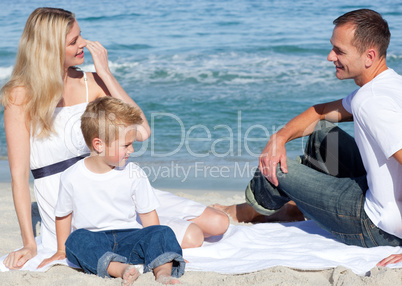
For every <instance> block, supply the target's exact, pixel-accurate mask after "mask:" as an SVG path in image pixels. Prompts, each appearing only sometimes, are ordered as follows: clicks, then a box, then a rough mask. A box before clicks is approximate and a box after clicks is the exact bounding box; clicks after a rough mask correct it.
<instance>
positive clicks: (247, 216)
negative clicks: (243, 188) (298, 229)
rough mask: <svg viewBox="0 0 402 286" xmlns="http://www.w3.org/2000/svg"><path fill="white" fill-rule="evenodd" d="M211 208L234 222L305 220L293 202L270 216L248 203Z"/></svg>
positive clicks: (218, 205) (215, 205) (216, 205)
mask: <svg viewBox="0 0 402 286" xmlns="http://www.w3.org/2000/svg"><path fill="white" fill-rule="evenodd" d="M211 207H213V208H216V209H218V210H221V211H223V212H225V213H227V214H228V215H229V216H230V217H231V218H232V220H233V221H234V222H251V223H261V222H288V221H302V220H304V215H303V213H302V212H301V211H300V210H299V209H298V207H297V206H296V204H295V203H294V202H293V201H290V202H288V203H287V204H285V205H284V206H283V207H282V208H280V209H279V210H278V211H277V212H275V213H274V214H272V215H270V216H265V215H262V214H260V213H258V212H257V211H256V210H255V209H254V208H253V207H252V206H250V205H249V204H247V203H242V204H238V205H230V206H222V205H220V204H214V205H212V206H211Z"/></svg>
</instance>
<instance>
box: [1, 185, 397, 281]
mask: <svg viewBox="0 0 402 286" xmlns="http://www.w3.org/2000/svg"><path fill="white" fill-rule="evenodd" d="M172 192H173V193H175V194H177V195H180V196H184V197H187V198H190V199H193V200H197V201H200V202H202V203H204V204H207V205H209V204H212V203H221V204H232V203H240V202H244V196H243V193H242V192H230V191H221V192H218V191H195V190H186V191H179V192H176V191H172ZM32 197H33V196H32ZM33 205H34V206H35V201H34V200H33ZM34 209H35V208H34ZM0 213H1V219H0V231H1V238H0V240H1V243H0V256H3V255H5V254H7V253H8V252H9V251H11V250H13V249H16V248H18V247H20V246H21V245H22V242H21V237H20V234H19V227H18V222H17V218H16V215H15V211H14V205H13V200H12V192H11V186H10V184H9V183H0ZM38 217H39V215H38V214H37V213H34V225H35V230H36V231H38V230H39V228H38V226H39V220H38ZM180 280H181V281H182V283H183V284H184V285H292V286H296V285H320V286H324V285H353V286H358V285H373V286H374V285H375V286H381V285H384V286H385V285H387V286H388V285H402V269H392V268H373V269H372V270H371V271H370V275H369V276H365V277H364V276H358V275H356V274H354V273H353V272H352V271H351V270H349V269H347V268H345V267H341V266H340V267H336V268H333V269H327V270H321V271H304V270H298V269H291V268H288V267H282V266H277V267H272V268H269V269H266V270H262V271H258V272H253V273H248V274H242V275H223V274H219V273H214V272H198V271H187V272H186V273H185V274H184V275H183V276H182V278H181V279H180ZM0 284H1V285H121V279H118V278H108V279H103V278H100V277H97V276H95V275H89V274H86V273H83V272H82V271H79V270H75V269H72V268H69V267H67V266H53V267H52V268H50V269H49V270H48V271H46V272H28V271H9V272H1V273H0ZM136 285H161V284H159V283H157V282H155V281H154V277H153V275H152V274H151V273H147V274H143V275H141V276H140V278H139V279H138V280H137V282H136Z"/></svg>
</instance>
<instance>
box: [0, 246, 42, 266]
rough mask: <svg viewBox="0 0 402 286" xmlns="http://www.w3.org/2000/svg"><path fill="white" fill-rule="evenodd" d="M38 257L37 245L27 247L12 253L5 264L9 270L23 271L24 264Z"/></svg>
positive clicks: (5, 260)
mask: <svg viewBox="0 0 402 286" xmlns="http://www.w3.org/2000/svg"><path fill="white" fill-rule="evenodd" d="M35 256H36V245H32V246H25V247H23V248H21V249H19V250H17V251H13V252H11V253H10V254H9V255H8V256H7V257H6V259H4V261H3V263H4V265H5V266H6V267H7V268H8V269H12V270H13V269H21V268H22V267H23V266H24V264H25V263H26V262H27V261H28V260H30V259H31V258H33V257H35Z"/></svg>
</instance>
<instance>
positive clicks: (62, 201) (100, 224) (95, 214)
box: [55, 159, 159, 231]
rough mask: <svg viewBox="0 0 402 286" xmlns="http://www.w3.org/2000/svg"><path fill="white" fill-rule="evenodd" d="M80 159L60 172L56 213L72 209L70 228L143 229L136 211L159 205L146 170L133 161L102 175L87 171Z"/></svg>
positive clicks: (59, 213) (144, 210)
mask: <svg viewBox="0 0 402 286" xmlns="http://www.w3.org/2000/svg"><path fill="white" fill-rule="evenodd" d="M84 161H85V159H84V160H81V161H79V162H77V163H76V164H74V165H73V166H71V167H70V168H68V169H67V170H66V171H64V172H63V174H62V175H61V180H60V189H59V196H58V201H57V205H56V208H55V215H56V216H57V217H64V216H66V215H68V214H70V213H71V212H72V213H73V216H72V230H76V229H80V228H84V229H87V230H90V231H104V230H111V229H131V228H142V225H141V224H140V223H138V222H137V215H136V212H138V213H148V212H151V211H153V210H155V209H156V208H157V207H158V206H159V202H158V199H157V198H156V196H155V193H154V190H153V188H152V186H151V184H150V183H149V180H148V178H147V176H146V174H145V172H144V171H143V170H142V169H141V168H140V167H139V166H137V165H135V164H134V163H128V164H127V165H126V166H125V167H122V168H117V167H116V168H114V169H113V170H111V171H110V172H107V173H105V174H96V173H93V172H91V171H89V170H88V169H87V168H86V166H85V163H84Z"/></svg>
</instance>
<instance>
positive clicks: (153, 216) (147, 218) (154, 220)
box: [138, 210, 159, 227]
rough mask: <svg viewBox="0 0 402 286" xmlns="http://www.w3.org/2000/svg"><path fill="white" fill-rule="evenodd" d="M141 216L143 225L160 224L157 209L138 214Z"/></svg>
mask: <svg viewBox="0 0 402 286" xmlns="http://www.w3.org/2000/svg"><path fill="white" fill-rule="evenodd" d="M138 215H139V216H140V219H141V222H142V226H143V227H147V226H150V225H159V217H158V214H157V213H156V210H153V211H151V212H149V213H145V214H138Z"/></svg>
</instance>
